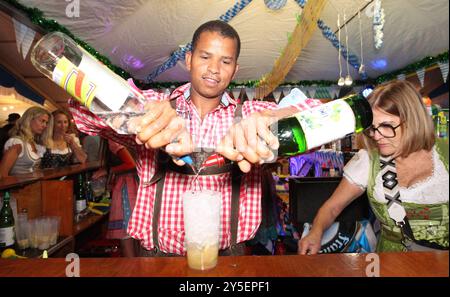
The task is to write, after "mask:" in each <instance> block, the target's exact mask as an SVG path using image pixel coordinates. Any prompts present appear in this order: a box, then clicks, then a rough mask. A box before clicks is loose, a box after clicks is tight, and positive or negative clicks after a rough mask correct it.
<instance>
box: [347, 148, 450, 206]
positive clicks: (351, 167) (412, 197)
mask: <svg viewBox="0 0 450 297" xmlns="http://www.w3.org/2000/svg"><path fill="white" fill-rule="evenodd" d="M369 170H370V159H369V154H368V152H367V150H364V149H362V150H359V152H358V153H357V154H356V155H355V156H354V157H353V158H352V159H351V160H350V161H349V162H348V163H347V164H346V166H345V167H344V177H345V178H346V179H347V180H348V181H349V182H351V183H352V184H354V185H357V186H358V187H360V188H361V189H363V190H365V189H366V188H367V185H368V183H369ZM448 182H449V180H448V172H447V170H446V169H445V166H444V163H443V162H442V161H441V159H440V158H439V155H438V153H437V151H436V147H433V173H432V174H431V175H430V176H429V177H428V178H426V179H425V180H421V181H418V182H417V183H415V184H413V185H411V186H409V187H402V186H400V187H399V190H400V199H401V200H402V201H403V202H412V203H417V204H436V203H444V202H448V200H449V184H448ZM374 198H375V199H376V200H377V201H379V202H382V203H386V202H387V200H386V198H385V197H384V189H383V181H382V178H381V173H378V174H377V176H376V177H375V188H374Z"/></svg>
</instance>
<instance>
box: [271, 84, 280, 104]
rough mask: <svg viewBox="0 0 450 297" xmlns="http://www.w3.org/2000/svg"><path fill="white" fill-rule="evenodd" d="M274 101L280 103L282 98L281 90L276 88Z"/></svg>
mask: <svg viewBox="0 0 450 297" xmlns="http://www.w3.org/2000/svg"><path fill="white" fill-rule="evenodd" d="M272 95H273V99H275V102H276V103H278V101H280V96H281V88H276V89H275V90H273V91H272Z"/></svg>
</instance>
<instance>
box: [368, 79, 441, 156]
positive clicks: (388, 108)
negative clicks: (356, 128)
mask: <svg viewBox="0 0 450 297" xmlns="http://www.w3.org/2000/svg"><path fill="white" fill-rule="evenodd" d="M367 100H368V101H369V103H370V106H372V109H374V108H378V109H380V110H382V111H384V112H387V113H389V114H392V115H395V116H398V117H399V118H400V123H401V124H402V125H401V127H400V128H401V129H402V130H401V131H402V139H401V141H400V147H399V150H398V151H397V152H396V154H395V156H396V157H397V156H401V157H407V156H408V155H409V154H411V153H413V152H416V151H419V150H422V149H424V150H427V151H429V150H431V148H432V147H433V145H434V141H435V135H434V126H433V122H432V120H431V117H430V115H429V114H428V112H427V109H426V107H425V105H424V103H423V101H422V96H421V95H420V93H419V92H418V91H417V89H416V88H415V87H414V85H413V84H412V83H410V82H408V81H401V80H395V81H391V82H388V83H385V84H382V85H380V86H378V87H377V88H376V89H375V90H374V91H373V92H372V93H371V94H370V95H369V97H368V98H367ZM363 140H364V145H365V147H366V148H367V149H368V150H372V149H376V147H377V145H376V142H375V141H374V140H373V139H372V138H370V137H368V136H365V135H364V136H363Z"/></svg>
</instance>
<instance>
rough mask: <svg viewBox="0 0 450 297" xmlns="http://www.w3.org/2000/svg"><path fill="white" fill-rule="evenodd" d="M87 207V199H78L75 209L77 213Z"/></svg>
mask: <svg viewBox="0 0 450 297" xmlns="http://www.w3.org/2000/svg"><path fill="white" fill-rule="evenodd" d="M85 208H86V200H85V199H83V200H77V201H76V205H75V210H76V212H77V213H79V212H82V211H83V210H84V209H85Z"/></svg>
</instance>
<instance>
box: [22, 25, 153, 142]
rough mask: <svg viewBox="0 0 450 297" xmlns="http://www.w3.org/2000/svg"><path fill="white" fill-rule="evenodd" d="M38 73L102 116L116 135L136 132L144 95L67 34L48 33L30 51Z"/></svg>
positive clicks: (141, 113) (142, 110)
mask: <svg viewBox="0 0 450 297" xmlns="http://www.w3.org/2000/svg"><path fill="white" fill-rule="evenodd" d="M31 62H32V64H33V65H34V67H36V68H37V69H38V70H39V71H40V72H42V73H43V74H44V75H45V76H47V77H48V78H50V79H51V80H53V81H54V82H55V83H56V84H58V85H59V86H60V87H62V88H64V90H66V91H67V92H68V93H69V94H70V95H71V96H73V97H74V98H75V99H77V100H78V101H79V102H81V103H82V104H84V105H85V106H86V107H87V108H89V110H90V111H91V112H92V113H94V114H96V115H97V116H98V117H100V118H101V119H103V120H104V121H105V122H106V123H107V124H108V125H109V126H111V127H112V128H113V129H114V130H116V131H117V132H118V133H120V134H134V133H135V132H136V123H137V119H136V120H133V119H134V118H136V117H139V116H142V115H143V114H144V102H145V100H144V97H143V96H142V94H140V93H139V92H137V91H135V90H134V89H133V88H132V87H130V86H129V84H128V83H127V82H126V81H125V80H124V79H122V78H121V77H120V76H118V75H117V74H115V73H114V72H113V71H111V70H110V69H108V68H107V67H106V66H105V65H103V64H102V63H100V62H99V61H98V60H97V59H96V58H94V57H92V56H91V55H90V54H89V53H88V52H86V51H85V50H84V49H82V48H81V47H79V46H78V45H77V44H76V43H75V42H74V41H73V40H72V39H71V38H70V37H69V36H67V35H65V34H64V33H61V32H52V33H49V34H47V35H45V36H43V37H42V38H41V39H40V40H39V41H38V42H37V44H36V45H35V46H34V48H33V50H32V51H31Z"/></svg>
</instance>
